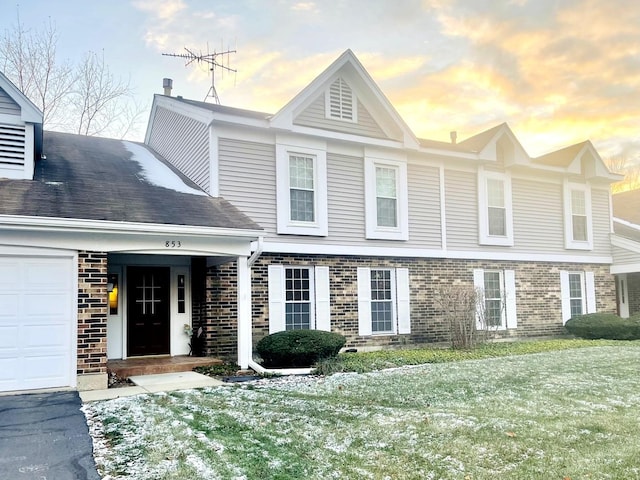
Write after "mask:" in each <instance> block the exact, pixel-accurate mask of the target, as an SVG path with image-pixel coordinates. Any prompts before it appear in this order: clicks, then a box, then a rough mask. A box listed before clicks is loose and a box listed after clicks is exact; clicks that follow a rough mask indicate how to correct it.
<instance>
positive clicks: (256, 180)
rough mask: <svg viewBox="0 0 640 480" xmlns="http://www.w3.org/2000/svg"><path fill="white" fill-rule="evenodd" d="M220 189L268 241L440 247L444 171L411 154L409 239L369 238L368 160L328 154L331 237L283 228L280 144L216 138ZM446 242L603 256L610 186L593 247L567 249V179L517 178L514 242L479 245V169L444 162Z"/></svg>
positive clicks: (600, 203)
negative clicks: (564, 183) (280, 229)
mask: <svg viewBox="0 0 640 480" xmlns="http://www.w3.org/2000/svg"><path fill="white" fill-rule="evenodd" d="M218 148H219V152H218V159H219V186H220V195H221V196H222V197H223V198H225V199H227V200H229V201H230V202H231V203H232V204H233V205H235V206H236V207H238V208H239V209H240V210H241V211H242V212H243V213H245V214H246V215H248V216H249V217H250V218H251V219H253V220H254V221H255V222H257V223H258V224H260V226H261V227H262V228H263V229H264V230H265V235H266V237H267V239H268V241H270V242H277V243H296V244H299V245H301V248H302V249H303V248H304V246H303V245H304V244H324V245H345V246H352V247H354V246H356V247H357V246H367V247H394V248H403V247H406V248H417V249H429V250H439V249H440V248H441V232H442V227H441V224H440V221H441V219H440V215H441V206H440V170H439V168H438V167H436V166H432V165H425V164H424V163H422V162H420V159H419V158H411V159H410V160H409V163H408V165H407V177H408V185H407V188H408V198H409V240H408V241H394V240H367V239H366V238H365V230H366V229H365V209H366V207H365V193H364V187H365V186H364V159H363V158H362V157H358V156H350V155H344V154H337V153H331V152H329V153H328V154H327V187H328V195H327V201H328V205H327V207H328V227H329V234H328V236H327V237H322V236H313V235H278V234H277V222H276V220H277V205H276V159H275V146H274V145H273V144H268V143H257V142H249V141H242V140H235V139H228V138H219V140H218ZM444 181H445V185H444V187H445V192H446V193H445V195H446V201H445V215H446V228H447V244H446V248H447V250H448V251H449V252H455V251H461V252H474V251H475V252H493V253H499V252H508V253H510V254H513V253H517V254H523V255H527V254H550V255H551V254H553V255H584V256H590V255H591V256H603V255H610V254H611V247H610V245H609V213H608V212H609V201H608V193H607V192H606V191H605V190H597V189H593V191H592V198H593V232H594V249H593V250H592V251H588V250H586V251H576V250H566V249H565V248H564V220H563V219H564V215H563V208H564V203H563V196H562V195H563V188H562V184H561V183H559V182H557V183H548V182H545V181H543V180H533V179H528V178H512V192H513V198H512V205H513V227H514V243H515V244H514V246H511V247H505V246H491V245H479V243H478V200H477V172H475V171H460V170H453V169H450V168H449V169H445V173H444Z"/></svg>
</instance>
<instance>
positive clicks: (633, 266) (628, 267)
mask: <svg viewBox="0 0 640 480" xmlns="http://www.w3.org/2000/svg"><path fill="white" fill-rule="evenodd" d="M609 272H610V273H612V274H614V275H615V274H618V273H638V272H640V262H638V263H628V264H624V265H611V268H610V269H609Z"/></svg>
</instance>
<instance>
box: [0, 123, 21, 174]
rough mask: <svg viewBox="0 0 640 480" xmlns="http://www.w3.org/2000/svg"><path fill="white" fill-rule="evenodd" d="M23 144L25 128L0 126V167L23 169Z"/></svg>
mask: <svg viewBox="0 0 640 480" xmlns="http://www.w3.org/2000/svg"><path fill="white" fill-rule="evenodd" d="M25 143H26V137H25V127H23V126H19V125H2V124H0V167H5V166H11V167H23V166H24V163H25Z"/></svg>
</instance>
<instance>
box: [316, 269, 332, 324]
mask: <svg viewBox="0 0 640 480" xmlns="http://www.w3.org/2000/svg"><path fill="white" fill-rule="evenodd" d="M315 275H316V329H317V330H326V331H327V332H330V331H331V305H330V303H329V302H330V295H329V293H330V289H329V267H315Z"/></svg>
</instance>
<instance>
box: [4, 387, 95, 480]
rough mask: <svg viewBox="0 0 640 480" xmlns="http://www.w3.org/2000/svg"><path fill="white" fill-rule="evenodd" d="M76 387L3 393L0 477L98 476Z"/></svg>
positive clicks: (74, 479)
mask: <svg viewBox="0 0 640 480" xmlns="http://www.w3.org/2000/svg"><path fill="white" fill-rule="evenodd" d="M81 405H82V404H81V402H80V397H79V396H78V393H77V392H56V393H42V394H40V393H36V394H28V395H11V396H4V397H3V396H0V479H11V480H23V479H24V480H99V479H100V477H99V476H98V473H97V472H96V467H95V463H94V461H93V447H92V443H91V437H90V436H89V430H88V428H87V422H86V420H85V417H84V414H83V413H82V412H81V411H80V407H81Z"/></svg>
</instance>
